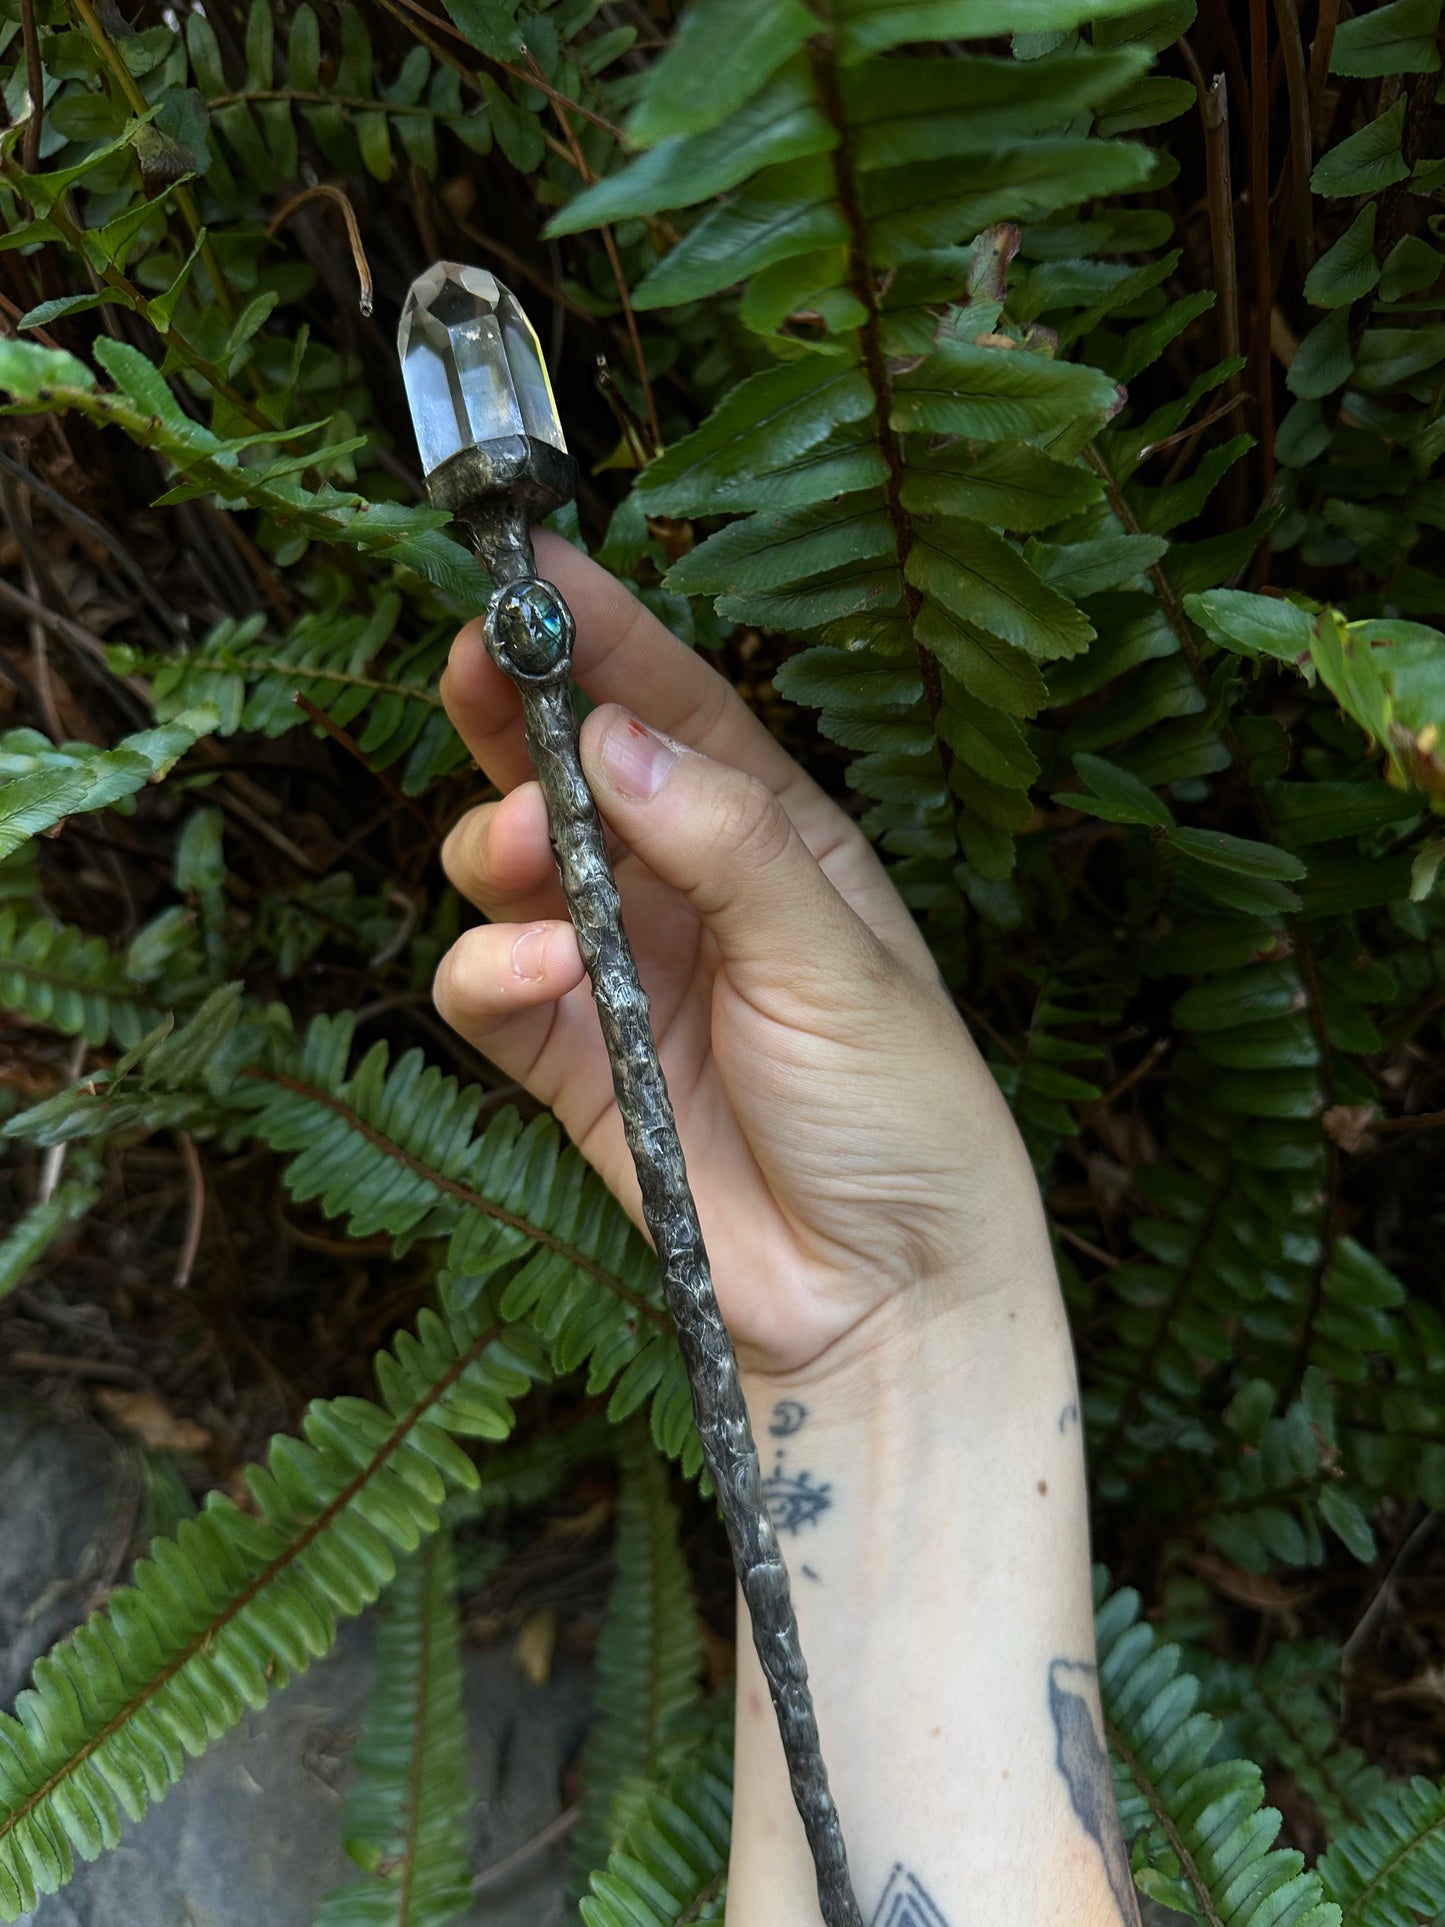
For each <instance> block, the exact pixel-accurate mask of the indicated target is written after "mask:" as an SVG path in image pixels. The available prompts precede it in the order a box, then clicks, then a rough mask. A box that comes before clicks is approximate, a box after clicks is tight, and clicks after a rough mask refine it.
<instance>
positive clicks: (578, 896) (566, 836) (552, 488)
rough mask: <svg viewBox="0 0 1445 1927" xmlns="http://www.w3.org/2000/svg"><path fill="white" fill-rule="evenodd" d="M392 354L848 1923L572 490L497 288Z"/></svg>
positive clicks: (405, 318) (443, 274) (829, 1908)
mask: <svg viewBox="0 0 1445 1927" xmlns="http://www.w3.org/2000/svg"><path fill="white" fill-rule="evenodd" d="M397 352H398V354H399V355H400V356H401V371H402V378H403V380H404V381H405V383H406V395H407V401H408V402H409V404H410V406H411V418H412V426H413V427H414V428H415V430H416V439H417V447H418V449H419V450H420V452H421V460H422V468H423V470H424V471H425V473H426V482H427V489H428V492H429V493H430V495H431V499H432V502H433V504H434V505H435V506H436V507H437V508H441V509H449V510H450V511H451V513H452V515H453V516H454V518H455V519H456V520H457V521H458V522H459V523H460V524H461V525H462V527H463V528H464V529H465V531H466V533H467V537H468V539H469V540H470V542H471V545H472V547H473V548H474V549H475V550H476V553H477V555H478V556H479V557H480V559H481V561H482V563H483V564H484V565H485V567H486V568H487V570H488V571H489V573H490V575H491V578H492V581H493V584H494V585H495V587H494V592H493V595H492V599H491V602H490V604H489V605H488V608H487V615H486V629H485V634H486V644H487V652H488V654H489V655H490V656H491V658H492V660H493V662H495V663H496V665H497V667H498V668H499V669H501V670H502V671H503V673H504V674H506V675H507V676H509V677H510V678H511V680H512V681H513V682H514V683H515V685H516V687H517V692H518V694H519V695H520V696H521V699H522V713H523V716H524V718H525V721H526V729H527V748H528V751H529V753H530V755H531V758H532V767H533V768H534V769H535V770H536V772H537V780H538V782H539V783H540V784H541V787H542V794H543V795H544V796H545V798H546V800H547V818H548V822H549V825H550V828H551V835H552V848H553V851H554V853H555V855H556V858H557V870H558V873H559V875H560V876H561V879H562V889H563V891H564V893H565V895H566V898H567V907H568V909H569V910H570V912H571V914H572V921H573V923H574V924H575V925H576V929H577V942H578V947H579V948H580V950H581V952H582V961H583V963H584V964H585V965H586V967H587V972H588V975H589V976H590V978H591V980H592V995H593V997H594V998H595V1000H596V1003H597V1017H598V1021H599V1023H600V1024H601V1026H602V1036H603V1039H604V1041H605V1043H606V1045H607V1055H608V1058H609V1060H610V1062H611V1066H612V1085H613V1089H614V1091H615V1092H616V1095H617V1109H618V1111H619V1113H620V1115H621V1118H622V1125H623V1130H624V1132H625V1133H626V1137H627V1144H628V1148H629V1150H630V1151H631V1152H632V1159H633V1163H634V1164H635V1165H636V1166H637V1177H638V1182H639V1184H640V1185H641V1187H642V1213H643V1216H644V1218H645V1219H646V1220H647V1228H648V1230H649V1231H650V1232H651V1233H652V1241H653V1244H654V1245H655V1246H656V1247H657V1256H658V1262H659V1264H660V1266H661V1270H662V1288H663V1295H664V1297H665V1298H666V1301H667V1308H668V1310H669V1311H670V1312H671V1314H672V1318H673V1322H674V1323H675V1324H676V1326H677V1336H678V1342H679V1344H680V1345H681V1347H682V1356H683V1362H684V1364H685V1365H686V1367H687V1376H688V1382H689V1384H690V1385H691V1388H692V1408H693V1413H694V1415H695V1417H696V1419H697V1429H698V1433H699V1435H700V1437H701V1439H702V1450H703V1457H704V1459H705V1460H706V1462H707V1468H708V1471H709V1472H710V1473H711V1475H712V1482H713V1487H714V1489H715V1490H716V1492H717V1498H718V1505H719V1507H720V1509H721V1511H722V1516H723V1524H724V1526H725V1528H726V1530H727V1535H728V1542H729V1544H730V1545H731V1547H732V1555H733V1564H734V1566H735V1567H736V1569H737V1575H738V1579H739V1581H740V1583H741V1585H742V1590H743V1597H744V1599H745V1600H746V1601H747V1607H748V1612H749V1614H750V1616H751V1618H752V1626H753V1643H754V1645H755V1646H756V1647H757V1651H758V1658H759V1660H760V1661H761V1662H762V1668H763V1675H764V1677H765V1678H766V1680H767V1682H768V1690H769V1692H770V1693H771V1694H772V1700H773V1706H774V1709H775V1710H776V1712H777V1716H778V1727H779V1730H780V1732H781V1733H782V1737H783V1751H784V1753H785V1754H786V1755H787V1761H788V1774H789V1777H790V1779H791V1781H792V1786H793V1798H794V1800H795V1801H796V1802H797V1807H798V1812H799V1813H800V1814H801V1816H802V1820H803V1826H804V1829H805V1830H806V1832H807V1836H808V1845H809V1848H810V1849H811V1851H812V1855H813V1863H814V1866H815V1868H816V1871H817V1877H818V1901H819V1905H820V1907H821V1908H822V1913H823V1919H824V1921H825V1922H826V1923H827V1927H862V1920H861V1916H860V1915H859V1912H858V1903H857V1901H856V1900H855V1899H854V1896H853V1889H852V1885H851V1883H850V1881H849V1878H848V1857H847V1854H846V1852H845V1850H844V1846H843V1835H842V1831H841V1829H840V1827H839V1824H838V1813H837V1809H836V1807H835V1806H834V1804H833V1798H832V1795H831V1794H830V1793H829V1791H828V1775H827V1772H826V1770H825V1768H824V1766H823V1757H822V1753H821V1752H820V1750H819V1746H818V1724H817V1720H816V1719H815V1717H814V1714H813V1700H812V1695H811V1694H810V1692H809V1691H808V1669H807V1666H806V1665H805V1664H804V1661H803V1651H802V1646H801V1644H800V1643H799V1639H798V1622H797V1618H796V1616H795V1615H794V1612H793V1602H792V1596H791V1594H790V1592H789V1589H788V1571H787V1567H786V1566H785V1565H784V1563H783V1554H782V1549H781V1547H780V1546H779V1545H778V1538H777V1534H776V1533H775V1532H774V1530H773V1524H772V1521H771V1519H770V1518H769V1517H768V1511H767V1506H766V1503H765V1502H764V1499H763V1490H762V1471H761V1468H760V1466H759V1464H758V1452H757V1446H756V1445H755V1444H754V1442H753V1434H752V1427H751V1425H750V1424H749V1422H748V1411H747V1406H746V1404H745V1403H744V1401H743V1394H742V1387H741V1385H740V1384H739V1382H738V1367H737V1359H736V1358H735V1356H734V1355H733V1347H732V1340H731V1339H730V1338H729V1336H728V1331H727V1327H726V1325H724V1323H723V1320H722V1314H721V1312H720V1311H719V1310H718V1303H717V1296H716V1294H715V1292H714V1291H713V1285H712V1274H711V1272H710V1270H709V1268H708V1261H707V1252H706V1251H705V1250H704V1248H703V1242H702V1233H701V1231H700V1229H699V1227H698V1221H697V1208H696V1206H695V1205H694V1204H693V1201H692V1192H691V1191H690V1190H689V1188H688V1182H687V1169H686V1166H685V1165H684V1163H683V1157H682V1146H681V1144H680V1143H679V1142H678V1136H677V1125H676V1123H675V1122H674V1120H673V1115H672V1105H671V1104H670V1103H669V1101H668V1096H667V1085H666V1083H665V1082H664V1081H663V1075H662V1067H661V1065H660V1064H659V1063H658V1061H657V1046H656V1044H655V1043H654V1041H653V1036H652V1026H651V1024H650V1023H649V1021H648V1006H647V996H646V993H645V992H644V991H643V988H642V986H641V984H640V983H639V982H638V978H637V965H636V964H635V962H634V961H633V957H632V951H631V948H630V946H629V945H628V941H627V933H626V932H625V931H624V929H623V927H622V915H621V905H620V901H619V898H618V894H617V884H616V881H615V879H614V878H613V875H612V865H611V863H610V862H609V860H608V856H607V845H606V842H605V841H604V839H603V834H602V825H601V822H600V821H599V819H598V815H597V808H596V805H595V804H594V803H593V801H592V793H591V791H590V790H589V789H588V787H587V779H586V777H585V776H584V775H583V772H582V763H581V759H580V757H579V755H578V751H577V714H576V710H575V708H574V706H573V702H572V683H571V668H572V643H573V638H574V635H575V633H576V632H575V627H574V624H573V621H572V614H571V611H570V610H569V609H568V607H567V605H566V603H565V602H564V601H563V600H562V598H561V596H560V595H559V594H558V592H557V590H556V589H555V588H553V586H552V584H551V583H550V582H543V581H541V580H539V578H538V576H537V573H536V561H535V558H534V556H533V553H532V539H531V534H530V528H531V524H532V522H533V521H534V520H539V519H540V518H541V517H543V516H545V515H549V514H550V513H551V512H552V510H553V509H555V508H557V507H558V506H559V505H560V504H561V503H563V502H568V501H570V500H571V499H572V497H573V495H574V494H575V493H576V472H575V469H574V466H573V463H572V459H571V457H570V456H569V455H568V453H567V444H566V442H565V440H564V439H563V435H562V429H561V424H560V423H559V421H558V419H557V404H556V402H555V400H554V399H553V395H552V384H551V383H550V382H549V380H548V379H547V370H546V367H545V365H544V363H543V361H542V351H541V349H540V347H539V346H538V344H537V337H536V335H535V334H534V333H533V330H532V326H531V323H530V322H529V321H528V320H527V317H526V315H525V314H524V313H523V312H522V308H521V304H520V303H519V302H518V300H517V298H516V296H515V295H514V294H512V293H511V292H510V290H509V289H507V288H504V287H503V286H502V285H501V283H500V282H499V281H496V280H494V279H493V277H492V276H491V275H490V274H488V273H487V272H486V271H485V270H484V269H481V268H468V267H461V266H459V265H458V264H457V263H455V262H452V261H439V262H438V263H437V264H436V266H435V267H432V268H428V270H427V271H426V273H425V274H423V275H421V276H420V277H419V278H418V279H417V280H416V281H414V282H413V283H412V285H411V289H410V291H409V292H408V294H407V297H406V302H405V305H404V306H403V308H402V311H401V326H400V328H399V329H398V331H397Z"/></svg>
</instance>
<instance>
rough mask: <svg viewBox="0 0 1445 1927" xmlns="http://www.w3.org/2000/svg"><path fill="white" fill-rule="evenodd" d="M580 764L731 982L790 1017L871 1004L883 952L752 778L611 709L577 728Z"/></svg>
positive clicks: (617, 826)
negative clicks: (691, 916) (862, 1001)
mask: <svg viewBox="0 0 1445 1927" xmlns="http://www.w3.org/2000/svg"><path fill="white" fill-rule="evenodd" d="M582 761H583V765H584V767H585V769H586V772H587V777H588V781H589V782H590V783H591V785H592V788H593V793H594V794H595V796H596V798H597V802H598V806H599V808H600V809H601V811H602V813H603V815H604V816H605V817H606V819H607V821H608V822H609V824H610V825H611V826H612V828H613V829H614V830H616V832H617V833H618V835H619V836H620V837H621V838H622V840H623V841H624V842H625V843H626V844H627V845H628V846H629V848H630V849H631V850H632V851H633V852H635V854H636V855H637V856H639V857H640V858H641V859H642V861H643V862H644V863H645V864H646V865H647V867H648V869H649V870H650V871H652V873H653V874H654V875H655V876H656V877H658V878H660V879H661V881H662V882H663V883H665V884H668V885H670V886H671V887H672V888H673V889H675V890H678V891H680V892H681V893H682V894H683V895H684V896H685V897H687V899H688V901H689V902H690V903H691V904H692V906H693V908H694V909H695V910H696V911H697V913H698V915H699V916H700V917H701V919H702V921H703V922H704V924H705V925H706V926H707V928H708V930H709V932H710V933H711V935H712V937H713V939H714V941H715V942H716V944H717V946H718V950H719V952H720V953H721V957H722V960H723V963H724V964H725V965H726V967H727V969H728V973H729V976H730V978H731V980H732V982H733V983H734V984H735V986H736V987H737V988H738V990H739V991H741V993H742V994H743V995H744V996H746V997H749V998H752V999H756V1000H758V1001H759V1002H760V1003H763V1002H771V1001H773V1000H774V999H775V997H776V996H777V995H778V994H779V993H781V996H782V1002H783V1003H784V1004H786V1005H787V1007H788V1010H789V1013H790V1017H792V1018H794V1020H795V1018H796V1013H797V1011H798V1010H799V1008H800V1007H807V1006H808V1005H809V1004H811V1003H817V1004H820V1005H822V1004H826V1005H827V1006H828V1007H829V1008H830V1009H831V1010H833V1011H834V1012H835V1013H836V1012H837V1011H838V1009H839V1008H840V1006H841V1005H843V1004H849V1005H852V1004H855V1003H857V1002H858V999H857V997H856V996H855V994H854V993H855V992H856V991H857V990H859V989H860V988H862V986H863V985H864V984H865V982H866V984H867V986H868V990H869V992H871V994H872V995H873V996H875V997H876V985H877V979H878V974H879V970H880V968H883V967H886V953H885V952H884V950H883V947H882V945H881V944H880V943H879V941H878V939H877V938H876V937H875V936H874V935H873V933H872V931H871V930H869V929H868V927H867V926H866V925H865V924H864V923H863V921H862V919H861V918H860V917H858V916H857V915H856V914H855V913H854V911H853V910H852V909H851V908H850V907H849V905H848V904H847V903H846V902H845V901H844V899H843V898H842V896H840V895H839V893H838V891H837V890H836V889H835V888H834V887H833V885H832V884H831V883H830V882H829V880H828V878H827V877H826V876H825V875H824V873H823V871H822V869H821V868H820V867H819V865H818V863H817V861H816V860H815V859H814V857H813V855H812V853H811V852H810V851H809V849H808V848H807V846H806V844H805V843H804V842H803V840H802V838H801V836H800V835H799V834H798V830H797V827H796V826H795V824H794V823H793V822H792V820H791V819H790V817H789V815H788V812H787V810H786V809H785V808H784V807H783V804H782V803H781V801H780V800H779V798H778V797H777V795H776V794H775V793H774V791H773V790H772V789H771V788H770V787H769V785H768V784H767V783H766V782H765V781H764V780H762V779H761V778H760V777H758V776H756V775H749V774H748V773H747V772H746V771H744V770H741V769H734V768H730V767H729V766H728V765H727V764H725V763H720V762H714V761H712V760H711V759H710V758H708V757H705V756H700V755H698V754H696V753H695V752H693V751H690V750H688V749H685V748H684V747H683V745H681V744H680V743H677V742H674V741H672V740H671V739H669V738H668V737H665V736H662V735H660V734H658V733H657V732H655V731H653V730H650V729H648V728H646V727H645V726H644V725H643V724H642V723H640V722H639V721H638V720H637V719H636V717H634V716H631V715H629V714H628V713H627V712H626V711H625V710H623V709H619V708H617V707H615V706H609V707H607V708H605V709H599V710H594V711H593V713H592V714H591V715H590V716H589V717H588V718H587V720H586V722H585V723H584V725H583V729H582Z"/></svg>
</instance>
